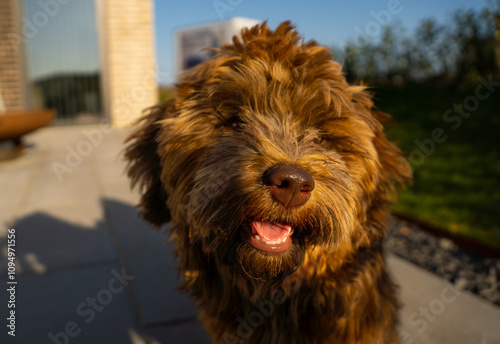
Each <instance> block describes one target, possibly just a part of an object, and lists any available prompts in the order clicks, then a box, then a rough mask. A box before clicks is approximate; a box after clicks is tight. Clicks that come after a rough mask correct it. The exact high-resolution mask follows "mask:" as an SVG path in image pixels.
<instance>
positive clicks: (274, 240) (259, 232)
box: [248, 221, 293, 253]
mask: <svg viewBox="0 0 500 344" xmlns="http://www.w3.org/2000/svg"><path fill="white" fill-rule="evenodd" d="M249 232H250V233H249V234H250V235H249V239H248V242H249V243H250V245H252V246H253V247H254V248H256V249H258V250H261V251H264V252H267V253H280V252H284V251H286V250H288V248H289V247H290V245H291V244H292V238H291V235H292V233H293V230H292V226H290V225H288V224H284V223H279V222H262V221H252V222H250V224H249Z"/></svg>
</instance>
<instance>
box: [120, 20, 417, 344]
mask: <svg viewBox="0 0 500 344" xmlns="http://www.w3.org/2000/svg"><path fill="white" fill-rule="evenodd" d="M372 106H373V104H372V101H371V97H370V95H369V94H368V93H367V92H366V91H365V89H364V87H362V86H351V85H349V84H348V83H347V82H346V80H345V78H344V76H343V75H342V74H341V66H340V65H339V64H338V63H336V62H334V61H333V60H332V56H331V55H330V53H329V51H328V49H327V48H325V47H321V46H318V44H317V43H316V42H314V41H310V42H303V40H302V38H301V37H300V36H299V35H298V33H297V32H296V31H295V30H294V28H293V26H291V25H290V23H289V22H284V23H282V24H281V25H279V26H278V28H277V29H276V30H275V31H272V30H270V29H269V28H268V26H267V24H266V23H264V24H261V25H258V26H255V27H253V28H250V29H246V30H243V32H242V35H241V37H240V38H237V37H235V38H234V39H233V44H231V45H225V46H223V47H221V48H220V49H218V52H217V54H216V55H215V56H214V57H213V58H212V59H210V60H208V61H206V62H204V63H202V64H201V65H198V66H197V67H195V68H194V69H192V71H190V72H188V73H187V74H185V75H183V76H182V77H181V79H180V81H179V83H178V84H177V94H176V97H175V99H172V100H170V101H168V102H166V103H164V104H163V105H160V106H158V107H154V108H152V109H150V110H149V112H148V113H147V114H146V116H145V117H144V118H143V119H142V122H141V124H140V127H139V129H138V131H136V132H135V133H134V134H133V135H132V136H131V137H130V138H129V141H128V147H127V150H126V157H127V159H128V160H129V163H130V164H129V169H128V174H129V176H130V177H131V179H132V182H133V183H134V184H138V185H140V186H141V188H142V200H141V203H140V204H139V207H140V208H141V210H142V215H143V217H144V218H145V219H146V220H148V221H149V222H150V223H152V224H153V225H155V226H161V225H162V224H164V223H166V222H168V221H171V230H170V231H171V232H170V235H171V239H172V240H173V241H175V243H176V254H177V256H178V257H179V269H180V271H181V273H182V275H183V276H184V283H183V285H182V288H183V289H184V290H185V291H187V292H189V293H190V294H191V295H192V296H193V298H194V300H195V301H196V302H197V304H198V306H199V309H200V311H201V315H200V319H201V321H202V322H203V323H204V324H205V326H206V328H207V330H208V332H209V333H210V334H211V335H212V337H213V340H214V342H216V343H259V344H265V343H269V344H271V343H272V344H277V343H283V344H285V343H286V344H290V343H344V344H349V343H363V344H368V343H380V344H382V343H384V344H386V343H392V342H394V343H397V342H399V340H398V337H397V334H396V331H395V325H396V323H397V300H396V297H395V286H394V284H393V283H392V281H391V279H390V278H389V276H388V274H387V272H386V269H385V262H384V256H383V250H382V240H383V237H384V234H385V231H386V227H385V220H386V217H387V215H388V209H387V206H388V204H389V203H390V198H389V196H390V193H392V192H393V191H394V187H395V184H397V183H403V182H404V181H405V180H408V179H410V170H409V168H408V165H407V163H406V162H405V161H404V160H403V159H402V158H401V154H400V151H399V150H398V149H397V148H396V147H395V146H394V145H393V144H392V143H390V142H389V141H387V139H386V138H385V136H384V134H383V131H382V124H381V122H383V121H384V120H385V119H386V117H387V116H386V115H385V114H383V113H381V112H377V111H374V110H373V109H372ZM278 165H286V166H289V165H291V166H295V167H299V168H301V169H302V170H304V171H306V172H307V173H308V174H309V175H310V176H311V177H312V178H313V179H314V182H315V188H314V190H313V191H312V192H311V193H310V198H309V200H308V201H307V202H306V203H305V204H303V205H301V206H297V207H286V206H284V205H283V204H282V203H280V202H278V201H276V199H275V198H273V195H272V193H271V192H270V190H269V188H268V187H267V186H266V185H265V183H264V182H263V176H264V175H265V174H266V173H268V171H269V170H270V169H272V168H273V167H275V166H278ZM250 221H262V222H268V223H273V222H274V223H276V222H278V223H285V224H289V225H290V226H291V227H292V228H293V235H292V236H291V238H292V239H291V242H292V243H291V246H290V248H289V249H287V250H286V251H285V252H280V253H276V254H270V253H266V252H264V251H261V250H259V249H257V248H255V247H254V246H252V245H251V244H250V243H249V241H248V240H247V237H248V224H249V222H250Z"/></svg>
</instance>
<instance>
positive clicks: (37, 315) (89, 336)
mask: <svg viewBox="0 0 500 344" xmlns="http://www.w3.org/2000/svg"><path fill="white" fill-rule="evenodd" d="M116 274H118V275H119V276H121V267H120V266H119V265H117V264H110V265H105V266H100V267H93V268H87V269H74V270H68V271H61V272H57V273H51V274H42V275H29V276H21V277H19V278H18V284H17V286H16V287H17V293H16V315H17V319H16V324H17V326H16V336H15V338H14V337H11V336H9V335H8V334H7V333H6V331H5V328H4V327H5V325H3V326H2V330H1V331H0V342H1V343H22V344H28V343H51V344H52V343H59V344H62V343H67V342H66V340H69V339H71V340H70V342H71V343H72V344H73V343H74V344H78V343H81V344H89V343H92V344H97V343H102V344H110V343H123V344H127V343H133V341H132V338H131V332H132V331H133V332H135V333H139V330H138V329H137V328H136V325H135V323H134V318H133V313H132V310H131V308H130V304H129V300H128V295H127V292H126V290H125V288H123V285H122V284H120V282H119V281H118V279H117V278H116ZM113 280H114V281H113ZM1 282H2V285H4V283H5V280H2V281H1ZM125 283H126V281H125ZM0 295H1V303H0V304H1V305H2V307H0V316H1V319H6V318H7V314H6V312H7V309H6V307H3V306H4V305H5V304H7V300H6V294H4V293H2V294H0ZM88 298H90V300H91V301H90V302H89V301H88V300H89V299H88ZM92 299H94V301H92ZM70 335H73V336H70Z"/></svg>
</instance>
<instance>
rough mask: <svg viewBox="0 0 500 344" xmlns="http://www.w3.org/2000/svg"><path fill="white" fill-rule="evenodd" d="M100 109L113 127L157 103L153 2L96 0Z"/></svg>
mask: <svg viewBox="0 0 500 344" xmlns="http://www.w3.org/2000/svg"><path fill="white" fill-rule="evenodd" d="M96 5H97V12H98V23H99V39H100V50H101V56H102V58H101V61H102V74H101V75H102V82H101V85H102V93H103V97H104V99H103V100H104V110H105V111H106V113H107V114H108V115H109V117H110V119H111V122H112V124H113V126H117V127H125V126H128V125H130V124H131V123H133V122H135V120H136V119H137V118H138V117H139V116H140V115H141V112H142V110H144V108H146V107H149V106H152V105H154V104H156V103H157V102H158V85H157V81H156V59H155V41H154V34H153V32H154V20H153V11H154V6H153V0H105V1H101V0H97V1H96Z"/></svg>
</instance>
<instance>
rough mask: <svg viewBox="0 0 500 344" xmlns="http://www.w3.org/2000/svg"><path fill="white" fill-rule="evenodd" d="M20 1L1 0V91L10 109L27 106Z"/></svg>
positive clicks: (5, 103) (7, 107) (6, 105)
mask: <svg viewBox="0 0 500 344" xmlns="http://www.w3.org/2000/svg"><path fill="white" fill-rule="evenodd" d="M20 3H21V1H18V0H1V1H0V92H1V93H2V96H3V103H4V105H5V107H6V109H8V110H13V109H21V108H24V107H25V98H26V93H25V92H26V89H25V82H24V81H25V74H24V71H25V59H24V43H23V41H24V39H23V37H22V34H21V27H20V25H21V21H20V19H21V12H20V11H21V9H20V5H19V4H20Z"/></svg>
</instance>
